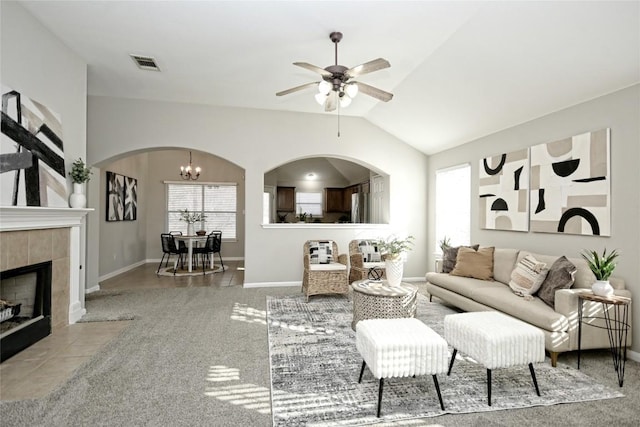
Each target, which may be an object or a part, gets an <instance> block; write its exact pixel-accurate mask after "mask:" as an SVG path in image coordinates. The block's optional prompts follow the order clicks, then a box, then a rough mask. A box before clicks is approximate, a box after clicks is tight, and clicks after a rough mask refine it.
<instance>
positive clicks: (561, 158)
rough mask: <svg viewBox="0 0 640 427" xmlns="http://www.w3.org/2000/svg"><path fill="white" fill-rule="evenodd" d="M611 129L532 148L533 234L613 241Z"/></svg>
mask: <svg viewBox="0 0 640 427" xmlns="http://www.w3.org/2000/svg"><path fill="white" fill-rule="evenodd" d="M610 187H611V178H610V129H608V128H606V129H601V130H598V131H595V132H588V133H583V134H580V135H576V136H573V137H570V138H566V139H562V140H560V141H554V142H549V143H545V144H539V145H535V146H533V147H531V230H532V231H534V232H543V233H565V234H581V235H593V236H610V235H611V213H610V207H611V200H610V192H611V189H610Z"/></svg>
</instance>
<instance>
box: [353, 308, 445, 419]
mask: <svg viewBox="0 0 640 427" xmlns="http://www.w3.org/2000/svg"><path fill="white" fill-rule="evenodd" d="M356 347H357V349H358V351H359V352H360V355H361V356H362V359H363V361H362V368H361V369H360V377H359V378H358V382H359V383H360V382H362V374H363V373H364V368H365V366H369V370H370V371H371V373H372V374H373V376H374V377H376V378H378V379H379V380H380V382H379V386H378V412H377V416H378V417H380V407H381V403H382V390H383V387H384V379H385V378H393V377H411V376H413V377H415V376H418V375H432V376H433V383H434V385H435V387H436V392H437V393H438V400H439V401H440V407H441V408H442V410H444V403H443V402H442V395H441V394H440V386H439V385H438V377H437V374H439V373H442V372H446V371H447V362H448V358H449V349H448V346H447V342H446V341H445V340H444V339H443V338H442V337H441V336H440V335H438V334H437V333H435V332H434V331H433V330H432V329H431V328H430V327H428V326H427V325H425V324H424V323H422V322H421V321H420V320H418V319H413V318H406V319H404V318H400V319H367V320H361V321H360V322H358V324H357V325H356Z"/></svg>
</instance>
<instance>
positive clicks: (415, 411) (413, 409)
mask: <svg viewBox="0 0 640 427" xmlns="http://www.w3.org/2000/svg"><path fill="white" fill-rule="evenodd" d="M452 313H455V311H454V310H453V309H451V308H448V307H446V306H444V305H441V304H438V303H430V302H429V301H428V300H427V299H426V298H425V297H424V296H422V295H419V296H418V310H417V316H416V317H418V318H419V319H420V320H422V321H423V322H425V323H426V324H427V325H428V326H430V327H431V328H432V329H433V330H435V331H436V332H438V333H439V334H440V335H444V330H443V318H444V316H445V315H447V314H452ZM267 320H268V322H267V323H268V335H269V359H270V368H271V400H272V416H273V425H274V426H299V425H308V426H328V425H369V424H375V423H380V422H390V421H396V420H407V419H414V418H426V417H435V416H438V415H443V414H463V413H471V412H485V411H499V410H506V409H517V408H527V407H532V406H549V405H557V404H560V403H572V402H584V401H591V400H599V399H611V398H617V397H623V396H624V395H623V394H622V393H620V392H619V391H618V390H615V389H612V388H609V387H605V386H603V385H601V384H598V383H597V382H596V381H595V380H593V379H592V378H590V377H588V376H587V375H585V374H583V373H582V372H580V371H578V370H576V369H574V368H572V367H569V366H567V365H563V364H561V363H558V367H557V368H552V367H551V364H550V362H549V359H548V358H547V360H546V361H545V363H539V364H536V365H535V370H536V376H537V379H538V384H539V386H540V392H541V396H537V395H536V393H535V389H534V387H533V383H532V380H531V375H530V373H529V369H528V367H527V366H523V367H515V368H509V369H496V370H494V371H493V381H492V406H488V405H487V389H486V370H485V368H484V367H483V366H481V365H477V364H476V363H475V362H473V361H472V360H469V359H467V358H465V357H464V355H462V356H461V355H459V356H458V358H457V359H456V363H455V366H454V368H453V372H452V373H451V376H447V375H446V374H442V375H438V380H439V383H440V389H441V392H442V398H443V400H444V405H445V410H444V411H443V410H441V409H440V405H439V403H438V398H437V394H436V391H435V388H434V385H433V380H432V378H431V376H424V377H418V378H390V379H387V380H385V387H384V395H383V398H382V414H381V417H380V418H376V406H377V397H378V380H377V379H375V378H374V377H373V375H372V374H371V372H370V371H369V370H368V369H366V370H365V374H364V377H363V379H362V383H361V384H359V383H358V375H359V373H360V367H361V364H362V359H361V357H360V355H359V353H358V350H357V349H356V346H355V332H354V331H353V330H352V329H351V326H350V325H351V320H352V302H351V301H350V300H349V299H347V298H345V297H342V296H314V297H312V298H310V300H309V302H308V303H305V302H304V297H303V296H302V295H299V296H288V297H267Z"/></svg>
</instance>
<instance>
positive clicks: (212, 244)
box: [193, 230, 224, 274]
mask: <svg viewBox="0 0 640 427" xmlns="http://www.w3.org/2000/svg"><path fill="white" fill-rule="evenodd" d="M221 250H222V231H219V230H215V231H212V232H211V233H209V235H208V236H207V241H206V243H205V244H204V247H202V248H193V253H194V254H197V255H201V257H202V274H204V273H205V271H206V266H207V264H209V255H211V256H213V255H214V254H215V253H216V252H217V253H218V257H219V258H220V264H222V271H224V262H222V255H221V254H220V251H221Z"/></svg>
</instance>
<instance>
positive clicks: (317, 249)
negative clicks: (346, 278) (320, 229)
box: [309, 240, 333, 264]
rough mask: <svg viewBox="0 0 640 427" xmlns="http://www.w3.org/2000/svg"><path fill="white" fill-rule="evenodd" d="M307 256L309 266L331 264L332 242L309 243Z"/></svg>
mask: <svg viewBox="0 0 640 427" xmlns="http://www.w3.org/2000/svg"><path fill="white" fill-rule="evenodd" d="M309 255H310V259H309V262H310V263H311V264H331V263H332V262H333V241H331V240H321V241H317V242H315V241H312V242H309Z"/></svg>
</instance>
